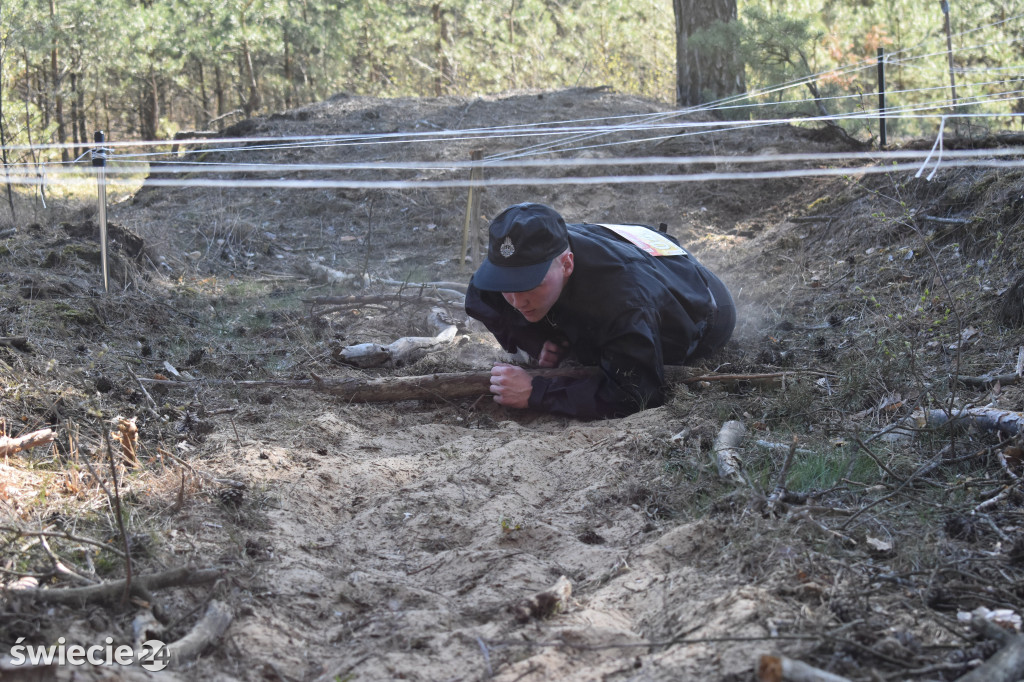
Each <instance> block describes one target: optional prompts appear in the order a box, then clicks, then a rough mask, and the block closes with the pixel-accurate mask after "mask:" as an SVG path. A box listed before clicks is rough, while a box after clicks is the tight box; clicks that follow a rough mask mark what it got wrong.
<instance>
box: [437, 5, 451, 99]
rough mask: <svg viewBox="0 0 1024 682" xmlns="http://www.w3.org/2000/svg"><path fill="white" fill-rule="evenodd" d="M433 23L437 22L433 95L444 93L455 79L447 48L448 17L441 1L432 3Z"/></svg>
mask: <svg viewBox="0 0 1024 682" xmlns="http://www.w3.org/2000/svg"><path fill="white" fill-rule="evenodd" d="M434 23H435V24H437V43H436V49H437V77H436V78H435V79H434V95H435V96H437V97H441V96H442V95H446V94H448V92H449V89H450V88H451V85H452V83H453V82H454V81H455V73H454V69H453V68H452V62H451V60H450V59H449V58H448V48H449V46H450V45H451V42H452V36H451V31H449V29H448V17H447V16H445V13H444V9H443V8H442V7H441V3H436V4H434Z"/></svg>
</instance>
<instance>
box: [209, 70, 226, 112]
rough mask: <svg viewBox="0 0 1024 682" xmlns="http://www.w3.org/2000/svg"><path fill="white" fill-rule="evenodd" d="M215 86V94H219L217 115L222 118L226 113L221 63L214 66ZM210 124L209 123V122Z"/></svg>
mask: <svg viewBox="0 0 1024 682" xmlns="http://www.w3.org/2000/svg"><path fill="white" fill-rule="evenodd" d="M213 87H214V94H215V95H216V96H217V116H216V118H218V119H219V118H220V117H221V116H223V115H224V82H223V79H222V78H221V75H220V64H217V65H215V66H214V67H213ZM207 125H209V123H207Z"/></svg>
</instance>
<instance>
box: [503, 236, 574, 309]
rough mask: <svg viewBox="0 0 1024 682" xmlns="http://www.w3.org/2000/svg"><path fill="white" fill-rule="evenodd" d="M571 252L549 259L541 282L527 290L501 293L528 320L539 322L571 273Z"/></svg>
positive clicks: (555, 300) (556, 298) (560, 292)
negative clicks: (548, 265)
mask: <svg viewBox="0 0 1024 682" xmlns="http://www.w3.org/2000/svg"><path fill="white" fill-rule="evenodd" d="M572 269H573V257H572V252H566V253H563V254H562V255H561V256H559V257H558V258H556V259H555V260H553V261H551V266H550V267H549V268H548V272H547V274H546V275H544V279H543V280H541V283H540V284H538V285H537V286H535V287H534V288H532V289H530V290H529V291H517V292H515V293H502V296H504V297H505V300H506V301H508V304H509V305H510V306H512V307H513V308H515V309H516V310H518V311H519V312H520V313H521V314H522V316H523V317H525V318H526V319H527V320H528V321H530V322H539V321H540V320H543V319H544V316H545V315H547V314H548V312H549V311H550V310H551V308H552V306H554V305H555V302H557V301H558V297H559V296H561V295H562V289H564V288H565V283H566V282H567V281H568V280H569V275H571V274H572Z"/></svg>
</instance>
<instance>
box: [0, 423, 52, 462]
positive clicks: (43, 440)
mask: <svg viewBox="0 0 1024 682" xmlns="http://www.w3.org/2000/svg"><path fill="white" fill-rule="evenodd" d="M52 442H53V429H41V430H39V431H33V432H32V433H27V434H25V435H24V436H18V437H17V438H10V437H8V436H0V457H7V456H8V455H14V454H17V453H19V452H21V451H22V450H28V449H30V448H35V447H39V446H40V445H48V444H49V443H52Z"/></svg>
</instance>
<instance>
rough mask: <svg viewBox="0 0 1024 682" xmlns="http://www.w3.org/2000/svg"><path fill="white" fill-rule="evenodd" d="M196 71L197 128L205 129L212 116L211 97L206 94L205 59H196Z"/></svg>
mask: <svg viewBox="0 0 1024 682" xmlns="http://www.w3.org/2000/svg"><path fill="white" fill-rule="evenodd" d="M196 66H197V68H196V73H197V75H198V77H199V98H200V100H199V107H200V111H199V114H198V115H197V116H196V117H195V126H196V130H205V129H206V122H207V121H209V120H210V119H211V118H213V117H212V116H210V98H209V97H207V95H206V73H205V72H204V70H203V61H202V60H201V59H197V60H196Z"/></svg>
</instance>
